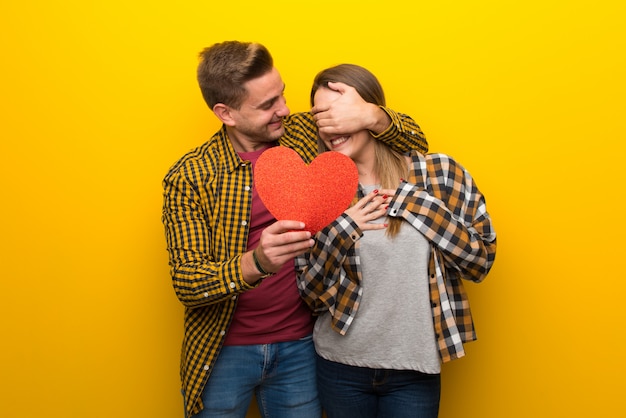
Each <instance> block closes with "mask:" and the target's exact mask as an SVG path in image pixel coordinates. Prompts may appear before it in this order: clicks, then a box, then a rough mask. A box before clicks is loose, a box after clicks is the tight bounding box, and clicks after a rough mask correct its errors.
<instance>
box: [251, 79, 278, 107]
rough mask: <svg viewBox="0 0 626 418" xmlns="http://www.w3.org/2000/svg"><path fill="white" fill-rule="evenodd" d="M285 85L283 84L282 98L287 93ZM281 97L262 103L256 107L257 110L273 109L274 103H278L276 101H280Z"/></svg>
mask: <svg viewBox="0 0 626 418" xmlns="http://www.w3.org/2000/svg"><path fill="white" fill-rule="evenodd" d="M285 87H286V86H285V85H284V84H283V89H282V91H281V95H280V96H282V95H283V94H284V93H285ZM280 96H274V97H272V98H270V99H268V100H266V101H264V102H261V103H260V104H259V105H258V106H255V107H256V108H257V109H263V108H268V107H272V106H273V105H274V103H276V100H278V98H279V97H280Z"/></svg>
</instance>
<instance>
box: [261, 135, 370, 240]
mask: <svg viewBox="0 0 626 418" xmlns="http://www.w3.org/2000/svg"><path fill="white" fill-rule="evenodd" d="M254 184H255V187H256V189H257V192H258V193H259V197H260V198H261V200H262V201H263V203H264V204H265V206H266V207H267V209H268V210H269V211H270V213H271V214H272V215H273V216H274V217H275V218H276V219H278V220H297V221H301V222H304V224H305V228H304V229H305V230H306V231H310V232H311V233H312V234H315V233H316V232H317V231H319V230H320V229H322V228H324V227H325V226H327V225H328V224H330V223H331V222H332V221H334V220H335V219H336V218H337V217H338V216H339V215H340V214H341V213H343V211H345V210H346V209H347V208H348V207H349V206H350V202H351V201H352V199H353V198H354V196H355V195H356V191H357V188H358V184H359V173H358V171H357V168H356V165H355V164H354V162H353V161H352V160H351V159H350V158H349V157H346V156H345V155H343V154H341V153H338V152H334V151H329V152H324V153H322V154H320V155H319V156H318V157H317V158H315V159H314V160H313V162H311V164H309V165H308V166H307V165H306V164H305V163H304V161H303V160H302V158H300V156H299V155H298V154H297V153H296V152H295V151H293V150H292V149H290V148H286V147H282V146H278V147H274V148H270V149H268V150H267V151H265V152H263V154H261V156H260V157H259V159H258V160H257V162H256V165H255V168H254Z"/></svg>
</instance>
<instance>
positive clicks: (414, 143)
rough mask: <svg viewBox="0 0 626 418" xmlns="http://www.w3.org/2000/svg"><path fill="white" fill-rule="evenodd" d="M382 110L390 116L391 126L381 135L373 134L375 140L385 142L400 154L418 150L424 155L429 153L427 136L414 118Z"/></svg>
mask: <svg viewBox="0 0 626 418" xmlns="http://www.w3.org/2000/svg"><path fill="white" fill-rule="evenodd" d="M381 109H383V110H384V111H385V112H386V113H387V115H389V117H390V118H391V124H390V125H389V127H388V128H387V129H386V130H385V131H383V132H381V133H379V134H375V133H374V132H372V135H373V136H374V138H376V139H377V140H379V141H381V142H384V143H385V144H387V145H388V146H390V147H391V148H393V149H395V150H396V151H399V152H400V153H405V152H407V151H410V150H417V151H419V152H420V153H422V154H426V153H427V152H428V141H427V140H426V136H425V135H424V132H422V129H421V128H420V127H419V125H418V124H417V123H416V122H415V121H414V120H413V118H411V117H410V116H408V115H405V114H402V113H397V112H395V111H393V110H391V109H389V108H386V107H381Z"/></svg>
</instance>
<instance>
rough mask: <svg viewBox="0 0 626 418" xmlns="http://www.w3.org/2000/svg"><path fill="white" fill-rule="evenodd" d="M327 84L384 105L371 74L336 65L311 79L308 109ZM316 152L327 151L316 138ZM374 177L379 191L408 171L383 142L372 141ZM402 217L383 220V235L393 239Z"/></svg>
mask: <svg viewBox="0 0 626 418" xmlns="http://www.w3.org/2000/svg"><path fill="white" fill-rule="evenodd" d="M329 82H341V83H344V84H347V85H349V86H352V87H354V88H355V90H356V91H357V92H358V93H359V95H360V96H361V97H362V98H363V100H365V101H366V102H368V103H374V104H376V105H378V106H385V93H384V92H383V88H382V86H381V84H380V82H379V81H378V79H377V78H376V76H374V74H372V73H371V72H370V71H369V70H367V69H365V68H363V67H361V66H358V65H354V64H340V65H337V66H334V67H331V68H327V69H325V70H322V71H321V72H320V73H318V74H317V76H316V77H315V80H313V87H312V88H311V106H313V104H314V103H313V99H314V97H315V93H316V92H317V90H318V89H320V88H322V87H324V88H328V83H329ZM317 143H318V150H319V152H320V153H321V152H325V151H328V149H327V148H326V145H325V144H324V142H323V141H322V140H321V139H320V138H319V137H318V141H317ZM374 144H375V148H374V149H375V155H376V157H375V158H376V161H375V168H374V170H375V174H376V177H377V178H378V179H379V180H380V186H381V188H382V189H396V188H397V187H398V183H399V181H400V179H402V178H407V177H408V173H409V169H408V167H407V163H406V160H405V158H404V156H403V155H402V154H400V153H399V152H397V151H395V150H393V149H392V148H391V147H389V146H387V145H385V144H384V143H382V142H380V141H377V140H375V141H374ZM402 222H403V220H402V218H392V217H387V223H388V225H389V226H388V227H387V231H386V233H387V235H388V236H389V237H395V236H396V235H397V234H398V232H400V227H401V225H402Z"/></svg>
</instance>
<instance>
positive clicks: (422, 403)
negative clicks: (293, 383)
mask: <svg viewBox="0 0 626 418" xmlns="http://www.w3.org/2000/svg"><path fill="white" fill-rule="evenodd" d="M317 385H318V392H319V396H320V401H321V402H322V407H323V408H324V410H325V411H326V415H327V417H328V418H374V417H378V418H405V417H406V418H409V417H411V418H436V417H437V415H438V414H439V398H440V393H441V380H440V376H439V374H425V373H420V372H417V371H411V370H384V369H369V368H366V367H355V366H348V365H345V364H341V363H335V362H332V361H328V360H325V359H323V358H321V357H319V356H318V358H317Z"/></svg>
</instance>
